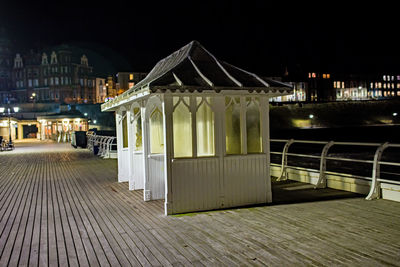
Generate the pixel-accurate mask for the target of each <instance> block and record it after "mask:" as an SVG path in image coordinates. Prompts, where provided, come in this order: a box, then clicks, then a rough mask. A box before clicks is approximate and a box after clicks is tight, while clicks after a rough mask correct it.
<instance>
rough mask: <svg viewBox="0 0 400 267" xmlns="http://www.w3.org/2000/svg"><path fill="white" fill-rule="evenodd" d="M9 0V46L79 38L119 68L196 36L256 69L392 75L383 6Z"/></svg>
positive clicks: (389, 16)
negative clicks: (11, 43) (11, 41)
mask: <svg viewBox="0 0 400 267" xmlns="http://www.w3.org/2000/svg"><path fill="white" fill-rule="evenodd" d="M8 2H11V1H8ZM13 2H16V3H14V4H12V3H3V4H2V5H1V6H0V27H4V28H5V29H6V30H7V31H8V35H9V36H10V39H12V40H13V41H14V43H15V46H16V49H17V50H19V51H24V50H27V49H31V48H41V47H44V46H50V45H58V44H62V43H73V44H79V45H82V46H85V47H89V48H91V49H93V50H95V51H97V52H99V53H102V54H103V55H104V56H106V57H109V58H111V60H112V61H114V63H115V64H116V65H118V66H117V68H118V69H119V70H120V71H144V72H147V71H149V70H150V69H151V68H152V66H154V64H155V63H156V62H157V61H158V60H160V59H161V58H163V57H165V56H167V55H169V54H170V53H172V52H174V51H175V50H177V49H178V48H180V47H181V46H183V45H185V44H186V43H188V42H190V41H191V40H198V41H199V42H200V43H201V44H203V45H204V46H205V47H206V48H207V49H208V50H209V51H210V52H212V53H213V54H214V55H216V56H217V57H218V58H219V59H221V60H225V61H227V62H229V63H231V64H234V65H236V66H238V67H241V68H244V69H247V70H249V71H253V72H256V73H257V74H260V75H268V76H272V75H281V74H282V73H283V71H284V69H285V68H286V67H288V70H289V72H291V71H295V70H304V71H305V72H308V71H323V72H333V73H334V72H336V73H369V74H372V73H377V72H391V73H393V74H400V68H399V64H398V63H399V62H400V53H399V48H400V45H399V44H398V41H397V40H396V39H397V38H398V25H399V22H397V21H396V17H397V16H398V15H397V14H396V8H395V7H394V6H390V5H382V6H372V5H371V6H366V5H367V4H365V3H364V4H363V6H362V7H361V6H359V7H349V6H345V5H343V4H341V3H337V2H324V1H320V2H319V3H318V2H317V3H310V2H309V3H306V2H303V1H302V3H301V4H296V5H293V4H291V3H290V2H286V1H285V2H284V3H282V4H271V3H269V2H267V1H250V0H248V1H226V0H222V1H196V3H195V1H189V0H188V1H180V2H176V1H162V2H161V1H160V2H159V1H150V0H147V1H126V2H125V3H122V2H118V1H109V2H107V3H102V2H100V1H97V2H96V3H93V4H91V3H88V2H87V1H85V2H84V1H80V2H78V1H48V2H47V1H30V2H28V3H26V4H22V2H20V1H13ZM83 2H84V3H83ZM281 2H282V1H281ZM375 5H376V4H375ZM89 60H90V59H89Z"/></svg>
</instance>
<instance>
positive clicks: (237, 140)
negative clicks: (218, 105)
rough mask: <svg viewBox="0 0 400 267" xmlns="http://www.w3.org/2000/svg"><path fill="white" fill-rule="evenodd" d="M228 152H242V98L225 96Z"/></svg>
mask: <svg viewBox="0 0 400 267" xmlns="http://www.w3.org/2000/svg"><path fill="white" fill-rule="evenodd" d="M225 127H226V153H227V154H240V153H241V151H242V149H241V146H242V141H241V134H240V99H239V98H231V97H226V98H225Z"/></svg>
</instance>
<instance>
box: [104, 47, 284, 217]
mask: <svg viewBox="0 0 400 267" xmlns="http://www.w3.org/2000/svg"><path fill="white" fill-rule="evenodd" d="M290 93H292V88H291V87H290V86H289V85H286V84H283V83H280V82H277V81H272V80H267V79H261V78H260V77H258V76H257V75H255V74H253V73H250V72H247V71H244V70H242V69H239V68H237V67H235V66H232V65H230V64H228V63H226V62H223V61H220V60H218V59H216V58H215V57H214V56H213V55H212V54H211V53H209V52H208V51H207V50H206V49H205V48H204V47H203V46H201V45H200V44H199V43H198V42H197V41H192V42H191V43H189V44H187V45H186V46H184V47H182V48H181V49H179V50H178V51H176V52H174V53H173V54H171V55H170V56H168V57H166V58H164V59H162V60H161V61H159V62H158V63H157V64H156V66H155V67H154V68H153V70H152V71H151V72H150V73H149V74H148V75H147V77H146V78H145V79H143V80H142V81H140V82H139V83H138V84H136V85H135V86H134V87H132V88H131V89H129V90H128V91H126V92H125V93H123V94H122V95H120V96H118V97H117V98H115V99H114V100H112V101H110V102H107V103H105V104H103V105H102V111H115V114H116V125H117V140H118V181H120V182H126V181H128V182H129V188H130V189H131V190H137V189H144V200H145V201H149V200H153V199H165V214H175V213H183V212H192V211H200V210H212V209H221V208H227V207H236V206H244V205H250V204H258V203H268V202H271V200H272V194H271V181H270V175H269V161H270V160H269V101H268V100H269V98H271V97H275V96H281V95H286V94H290Z"/></svg>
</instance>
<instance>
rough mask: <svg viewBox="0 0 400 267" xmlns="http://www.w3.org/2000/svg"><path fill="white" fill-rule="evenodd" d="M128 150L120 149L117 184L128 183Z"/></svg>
mask: <svg viewBox="0 0 400 267" xmlns="http://www.w3.org/2000/svg"><path fill="white" fill-rule="evenodd" d="M129 165H130V162H129V150H128V149H121V150H120V153H119V155H118V182H128V181H129Z"/></svg>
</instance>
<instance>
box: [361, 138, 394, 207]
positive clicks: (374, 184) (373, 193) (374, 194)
mask: <svg viewBox="0 0 400 267" xmlns="http://www.w3.org/2000/svg"><path fill="white" fill-rule="evenodd" d="M388 146H389V143H388V142H386V143H384V144H382V145H380V146H379V147H378V148H377V149H376V152H375V156H374V165H373V168H372V181H371V189H370V190H369V194H368V196H367V197H366V198H365V199H366V200H372V199H375V198H380V196H381V188H380V183H379V182H378V179H379V177H380V173H381V170H380V169H381V168H380V164H379V161H380V160H381V158H382V153H383V151H384V150H385V149H386V148H387V147H388Z"/></svg>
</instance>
